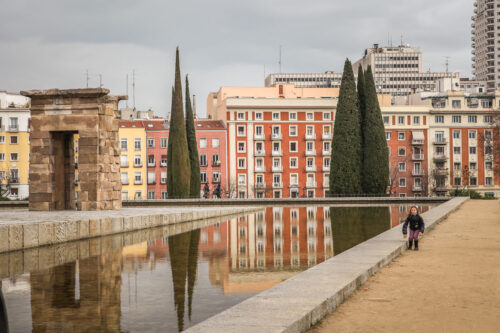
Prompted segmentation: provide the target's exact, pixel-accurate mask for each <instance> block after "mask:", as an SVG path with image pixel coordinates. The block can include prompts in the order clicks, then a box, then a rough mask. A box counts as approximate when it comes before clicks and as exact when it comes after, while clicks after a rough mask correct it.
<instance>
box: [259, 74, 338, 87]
mask: <svg viewBox="0 0 500 333" xmlns="http://www.w3.org/2000/svg"><path fill="white" fill-rule="evenodd" d="M341 81H342V73H336V72H333V71H329V72H324V73H279V74H278V73H275V74H269V75H268V76H267V77H266V79H265V82H264V83H265V86H266V87H272V86H274V85H276V84H284V83H289V84H293V85H295V87H297V88H340V82H341Z"/></svg>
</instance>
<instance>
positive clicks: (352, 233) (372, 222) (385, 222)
mask: <svg viewBox="0 0 500 333" xmlns="http://www.w3.org/2000/svg"><path fill="white" fill-rule="evenodd" d="M330 218H331V222H332V233H333V248H334V253H335V255H338V254H339V253H341V252H344V251H345V250H348V249H350V248H351V247H353V246H356V245H357V244H359V243H362V242H364V241H365V240H367V239H370V238H372V237H374V236H376V235H378V234H380V233H381V232H384V231H386V230H388V229H389V226H390V219H391V215H390V211H389V207H330Z"/></svg>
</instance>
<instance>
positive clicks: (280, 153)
mask: <svg viewBox="0 0 500 333" xmlns="http://www.w3.org/2000/svg"><path fill="white" fill-rule="evenodd" d="M272 155H273V156H283V150H281V149H279V150H274V149H273V153H272Z"/></svg>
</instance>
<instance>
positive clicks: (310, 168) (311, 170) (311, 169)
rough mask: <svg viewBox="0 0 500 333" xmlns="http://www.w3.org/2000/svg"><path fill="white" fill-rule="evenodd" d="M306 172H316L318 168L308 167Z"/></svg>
mask: <svg viewBox="0 0 500 333" xmlns="http://www.w3.org/2000/svg"><path fill="white" fill-rule="evenodd" d="M306 172H316V166H315V165H308V166H306Z"/></svg>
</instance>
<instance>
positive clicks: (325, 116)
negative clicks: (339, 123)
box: [323, 112, 330, 120]
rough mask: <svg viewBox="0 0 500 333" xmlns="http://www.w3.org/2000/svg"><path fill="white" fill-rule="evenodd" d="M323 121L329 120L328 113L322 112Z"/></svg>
mask: <svg viewBox="0 0 500 333" xmlns="http://www.w3.org/2000/svg"><path fill="white" fill-rule="evenodd" d="M323 120H330V112H323Z"/></svg>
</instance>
